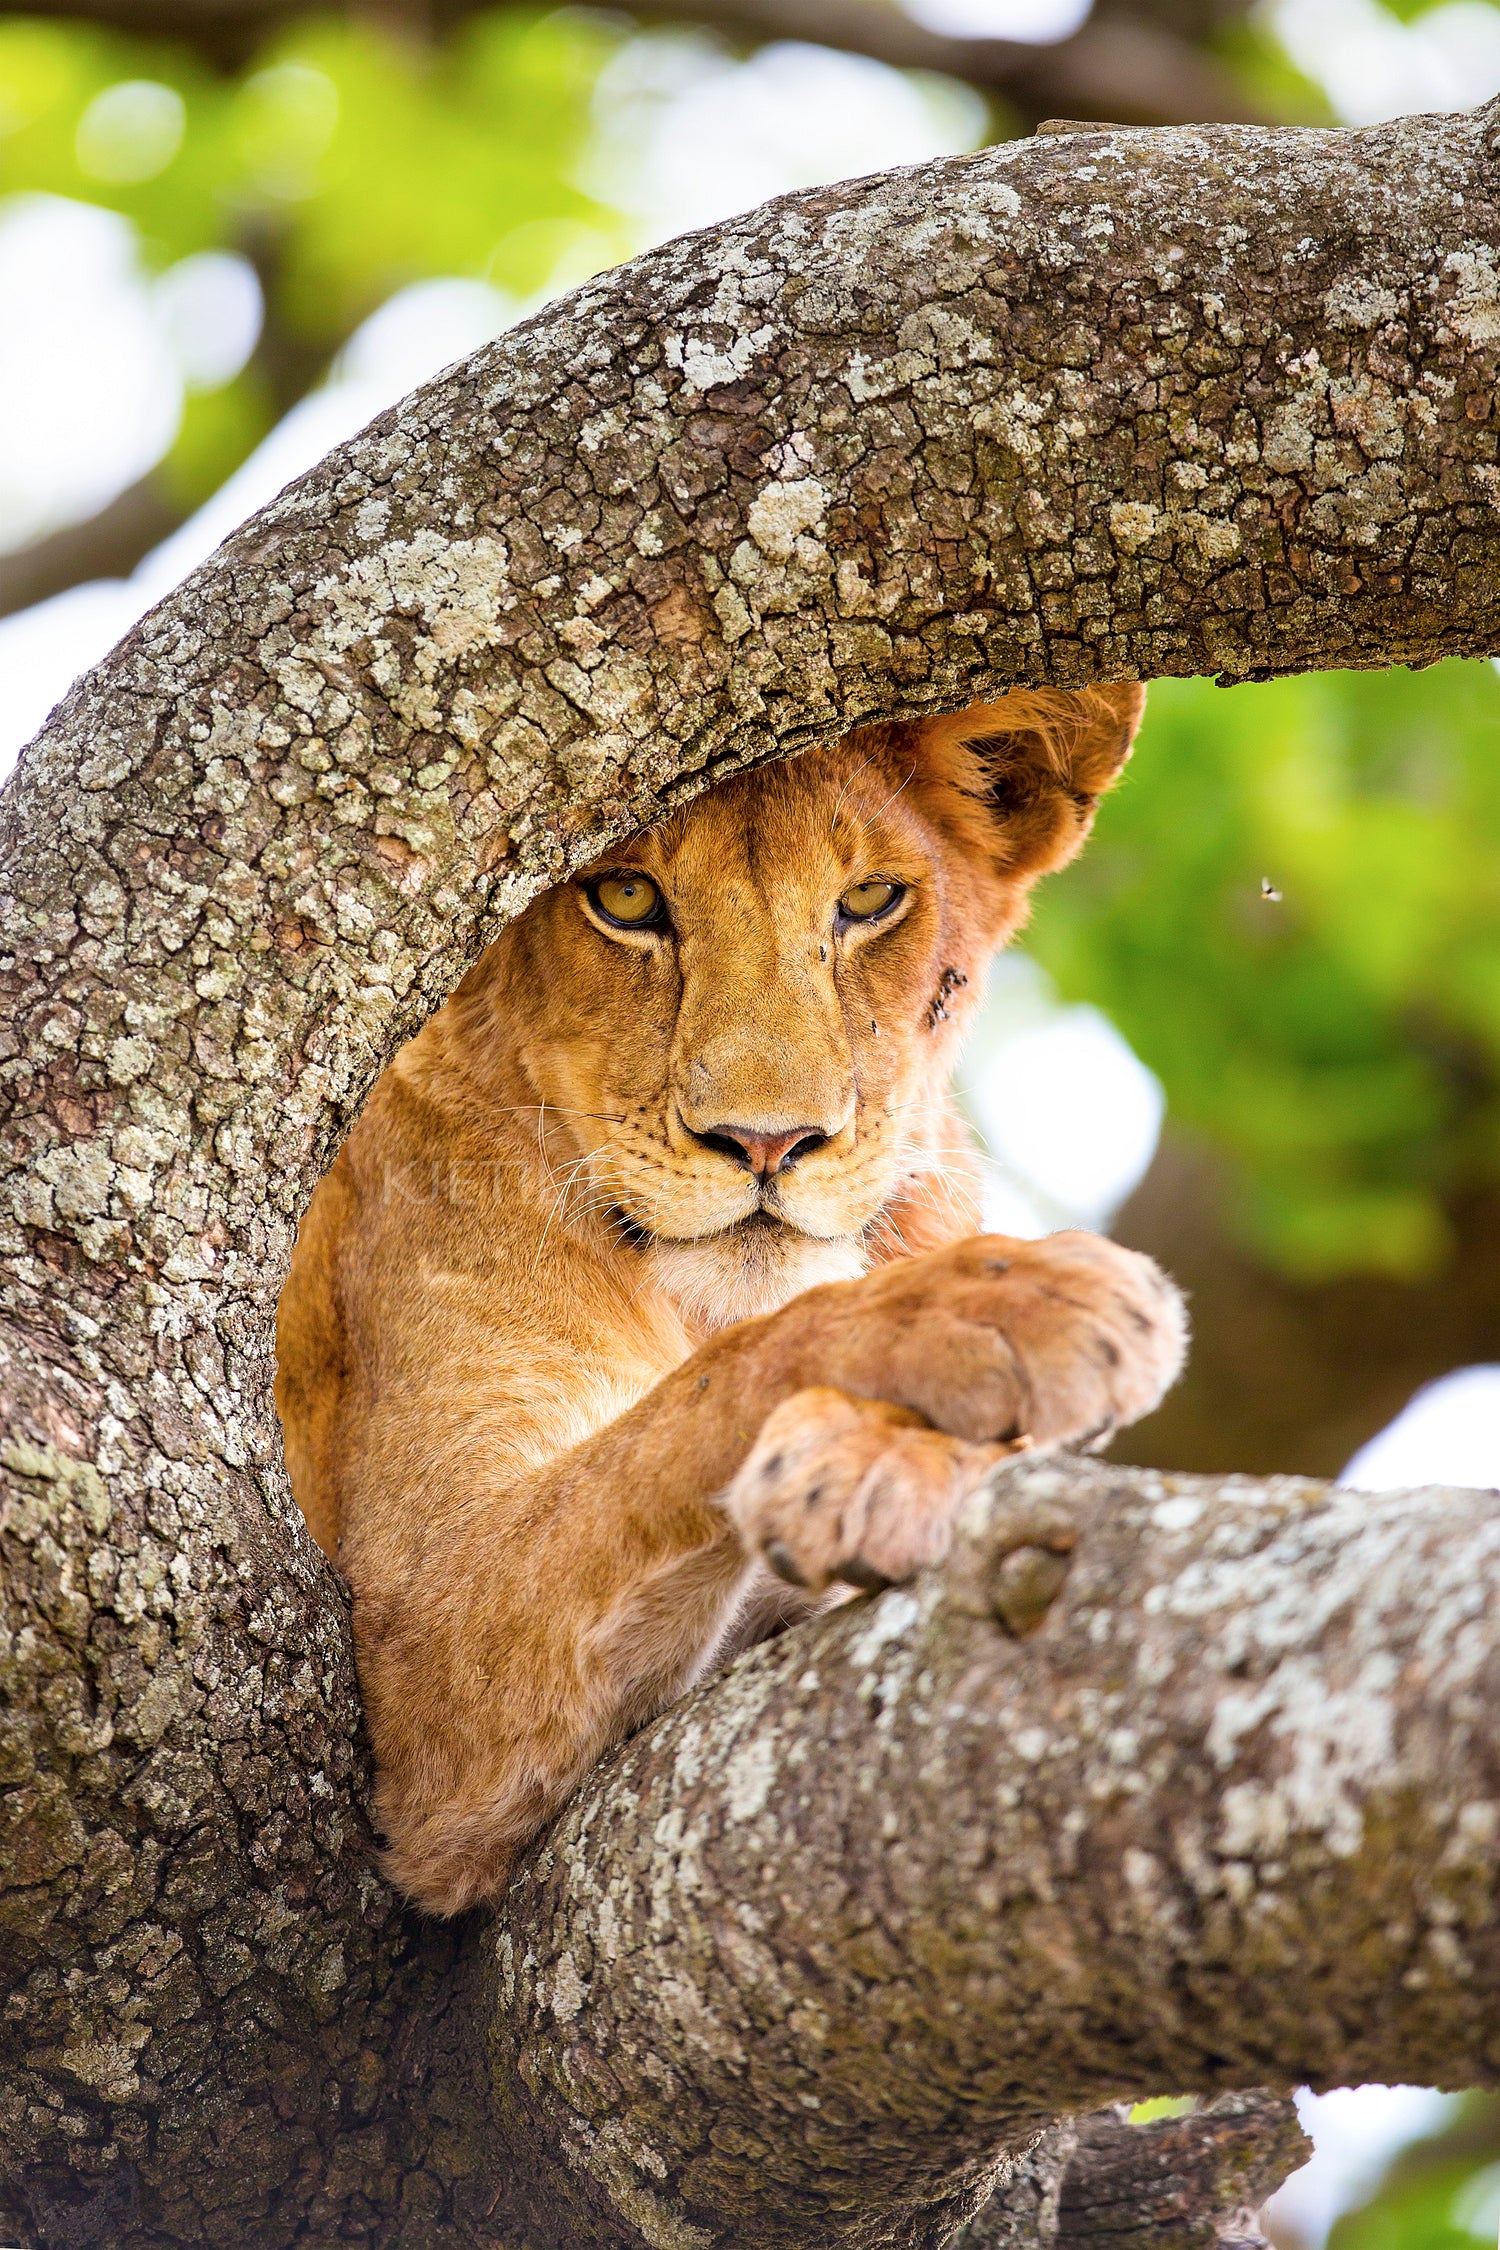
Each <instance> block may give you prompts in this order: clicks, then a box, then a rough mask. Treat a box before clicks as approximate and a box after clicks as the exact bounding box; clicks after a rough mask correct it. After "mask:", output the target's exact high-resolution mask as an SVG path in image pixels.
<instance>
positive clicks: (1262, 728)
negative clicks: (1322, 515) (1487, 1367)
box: [1028, 663, 1500, 1279]
mask: <svg viewBox="0 0 1500 2250" xmlns="http://www.w3.org/2000/svg"><path fill="white" fill-rule="evenodd" d="M1497 734H1500V678H1497V676H1496V673H1495V671H1494V669H1493V668H1492V667H1491V666H1490V665H1488V664H1482V663H1481V664H1471V663H1449V664H1443V665H1440V666H1437V667H1435V668H1434V669H1432V670H1431V671H1429V672H1426V673H1423V674H1420V675H1418V674H1413V673H1409V672H1400V671H1394V672H1388V673H1324V674H1320V675H1317V676H1314V677H1310V678H1304V679H1292V680H1282V681H1276V682H1273V683H1271V684H1269V685H1265V686H1242V687H1237V688H1235V689H1233V690H1232V691H1230V692H1228V693H1226V692H1224V691H1223V690H1221V689H1219V688H1217V687H1215V686H1214V685H1213V684H1212V683H1211V682H1209V681H1206V680H1189V681H1181V680H1169V681H1159V682H1158V683H1157V684H1156V685H1155V686H1154V687H1153V688H1152V690H1151V702H1150V708H1149V710H1148V713H1147V718H1146V724H1145V727H1144V728H1143V730H1142V735H1141V741H1140V745H1139V747H1138V749H1137V752H1136V756H1135V759H1134V761H1133V762H1132V765H1131V767H1130V769H1129V772H1128V775H1127V778H1126V780H1125V782H1124V783H1123V785H1122V786H1121V787H1120V789H1119V790H1118V791H1117V792H1116V793H1115V795H1114V796H1113V797H1111V798H1109V799H1107V800H1106V802H1105V804H1104V806H1103V808H1102V810H1101V813H1100V817H1099V822H1098V826H1097V829H1096V831H1095V840H1094V842H1093V843H1092V845H1091V846H1090V849H1089V851H1088V852H1087V853H1086V854H1085V856H1084V858H1083V859H1082V860H1081V861H1079V863H1078V864H1077V865H1076V866H1075V867H1073V868H1071V869H1070V870H1069V871H1068V873H1067V874H1066V875H1065V876H1063V877H1062V878H1061V879H1060V880H1059V881H1057V882H1056V883H1054V884H1052V885H1050V886H1048V887H1047V889H1046V891H1045V892H1044V895H1043V896H1042V898H1041V900H1040V903H1039V905H1038V909H1037V914H1036V918H1035V921H1034V922H1033V924H1032V928H1031V933H1030V936H1029V938H1028V945H1029V947H1030V949H1031V950H1032V951H1033V952H1034V953H1035V954H1036V955H1037V957H1038V958H1039V959H1040V960H1041V961H1042V962H1043V964H1044V965H1045V966H1046V967H1047V969H1048V970H1049V971H1050V972H1051V974H1052V975H1053V976H1054V977H1055V978H1056V980H1057V982H1058V984H1059V986H1060V987H1061V988H1062V990H1063V991H1064V992H1065V993H1066V994H1067V995H1068V996H1069V997H1070V998H1086V999H1090V1000H1093V1001H1095V1002H1096V1003H1097V1004H1098V1005H1099V1006H1101V1007H1103V1008H1105V1009H1106V1010H1107V1011H1108V1013H1109V1014H1110V1015H1111V1016H1112V1017H1113V1018H1114V1020H1115V1022H1116V1023H1117V1024H1118V1025H1119V1026H1120V1028H1121V1030H1122V1031H1123V1032H1124V1033H1125V1036H1126V1037H1127V1038H1128V1039H1129V1040H1130V1042H1131V1044H1132V1046H1133V1047H1134V1048H1135V1050H1136V1052H1137V1053H1138V1054H1139V1055H1140V1056H1141V1057H1142V1059H1143V1060H1144V1061H1145V1062H1147V1063H1148V1064H1149V1065H1150V1067H1151V1068H1152V1069H1153V1070H1154V1071H1155V1072H1156V1073H1157V1075H1158V1077H1159V1078H1160V1079H1161V1080H1162V1083H1163V1085H1164V1086H1165V1088H1166V1092H1167V1100H1168V1106H1169V1110H1170V1113H1171V1115H1172V1117H1173V1118H1174V1120H1175V1122H1176V1123H1177V1124H1178V1125H1179V1126H1182V1127H1185V1128H1187V1129H1188V1130H1189V1131H1190V1132H1193V1133H1195V1134H1197V1135H1200V1136H1201V1137H1202V1138H1203V1139H1205V1140H1207V1141H1208V1142H1210V1143H1211V1144H1212V1145H1213V1146H1215V1147H1216V1148H1218V1149H1220V1150H1222V1151H1226V1152H1228V1153H1229V1154H1230V1155H1231V1156H1232V1157H1233V1158H1234V1159H1235V1160H1236V1168H1237V1173H1238V1178H1239V1180H1240V1183H1241V1194H1240V1202H1239V1208H1238V1211H1237V1214H1236V1216H1237V1220H1238V1224H1239V1226H1240V1228H1241V1230H1242V1232H1243V1234H1244V1236H1245V1238H1246V1240H1247V1243H1248V1245H1249V1246H1250V1247H1251V1248H1252V1249H1254V1250H1256V1251H1257V1252H1259V1253H1260V1254H1261V1255H1262V1256H1266V1257H1268V1258H1269V1259H1270V1260H1271V1262H1272V1263H1273V1264H1275V1265H1277V1266H1278V1267H1280V1268H1281V1269H1282V1270H1283V1271H1285V1272H1287V1273H1289V1274H1291V1275H1293V1276H1294V1277H1301V1278H1308V1279H1314V1278H1322V1277H1326V1276H1331V1275H1336V1274H1345V1273H1360V1272H1386V1273H1391V1274H1394V1275H1397V1276H1400V1277H1415V1276H1418V1275H1420V1274H1422V1273H1424V1272H1429V1271H1431V1270H1433V1269H1434V1268H1435V1267H1436V1266H1437V1265H1438V1264H1439V1263H1440V1262H1441V1261H1442V1259H1443V1257H1444V1255H1445V1253H1446V1251H1447V1249H1448V1247H1449V1243H1448V1222H1447V1220H1446V1217H1445V1210H1446V1209H1447V1208H1449V1207H1451V1205H1452V1203H1453V1201H1454V1200H1455V1198H1456V1197H1457V1196H1460V1195H1461V1194H1462V1193H1463V1192H1464V1191H1465V1189H1467V1188H1471V1187H1473V1186H1475V1185H1478V1184H1480V1183H1489V1182H1495V1181H1497V1180H1500V757H1497V755H1496V748H1497V744H1496V737H1497ZM1271 894H1279V896H1278V895H1271Z"/></svg>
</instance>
